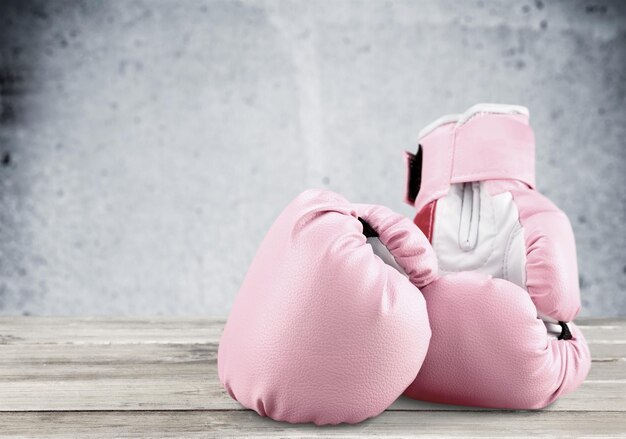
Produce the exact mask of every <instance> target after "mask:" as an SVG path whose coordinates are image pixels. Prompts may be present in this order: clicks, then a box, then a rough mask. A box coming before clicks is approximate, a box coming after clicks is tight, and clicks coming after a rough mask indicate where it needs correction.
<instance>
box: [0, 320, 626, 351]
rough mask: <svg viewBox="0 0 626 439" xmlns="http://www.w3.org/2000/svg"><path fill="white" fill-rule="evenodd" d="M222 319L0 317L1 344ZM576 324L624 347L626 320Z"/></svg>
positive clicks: (117, 337)
mask: <svg viewBox="0 0 626 439" xmlns="http://www.w3.org/2000/svg"><path fill="white" fill-rule="evenodd" d="M224 322H225V319H224V318H223V317H215V318H204V317H154V318H147V317H142V318H132V317H115V318H110V317H0V345H2V344H19V345H27V344H40V343H54V344H68V343H71V344H83V343H93V344H132V343H218V342H219V337H220V335H221V333H222V328H223V326H224ZM579 326H580V327H581V328H582V330H583V332H584V334H585V337H586V339H587V341H588V342H589V344H590V345H593V344H597V345H606V344H622V345H625V346H626V320H615V319H596V320H590V319H586V320H583V321H582V324H580V325H579ZM624 356H626V355H624Z"/></svg>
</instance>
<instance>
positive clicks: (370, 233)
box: [359, 217, 378, 238]
mask: <svg viewBox="0 0 626 439" xmlns="http://www.w3.org/2000/svg"><path fill="white" fill-rule="evenodd" d="M359 222H360V223H361V225H362V226H363V234H364V235H365V237H366V238H378V232H376V230H374V229H373V228H372V226H370V225H369V224H368V223H367V222H366V221H365V220H364V219H363V218H361V217H359Z"/></svg>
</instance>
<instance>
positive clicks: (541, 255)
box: [488, 180, 580, 322]
mask: <svg viewBox="0 0 626 439" xmlns="http://www.w3.org/2000/svg"><path fill="white" fill-rule="evenodd" d="M488 184H489V186H490V193H492V194H494V195H495V194H497V193H502V192H504V191H508V192H510V193H511V194H512V195H513V200H514V201H515V204H516V205H517V208H518V210H519V220H520V224H521V225H522V227H523V228H524V240H525V242H526V289H527V290H528V293H529V294H530V297H531V298H532V300H533V302H534V303H535V306H536V307H537V310H539V312H540V313H541V314H543V315H545V316H548V317H551V318H553V319H554V320H559V321H564V322H569V321H572V320H574V318H575V317H576V316H577V315H578V312H579V311H580V289H579V286H578V263H577V260H576V244H575V240H574V232H573V230H572V226H571V225H570V222H569V220H568V219H567V216H566V215H565V213H563V211H561V210H560V209H559V208H558V207H556V206H555V205H554V203H552V201H550V200H549V199H547V198H546V197H544V196H543V195H541V194H540V193H539V192H537V191H535V190H532V189H529V188H528V187H527V186H526V185H524V184H523V183H521V182H518V181H513V180H501V181H490V182H488Z"/></svg>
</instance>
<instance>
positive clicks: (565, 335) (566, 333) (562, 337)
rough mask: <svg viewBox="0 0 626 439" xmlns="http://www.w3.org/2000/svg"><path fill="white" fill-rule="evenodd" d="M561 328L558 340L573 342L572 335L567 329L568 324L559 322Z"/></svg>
mask: <svg viewBox="0 0 626 439" xmlns="http://www.w3.org/2000/svg"><path fill="white" fill-rule="evenodd" d="M559 326H560V327H561V333H560V334H559V336H558V337H557V339H558V340H571V339H572V333H571V332H570V330H569V328H568V327H567V323H565V322H559Z"/></svg>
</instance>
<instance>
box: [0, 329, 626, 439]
mask: <svg viewBox="0 0 626 439" xmlns="http://www.w3.org/2000/svg"><path fill="white" fill-rule="evenodd" d="M578 323H579V325H580V326H581V328H582V330H583V331H584V334H585V336H586V337H587V341H588V342H589V345H590V348H591V353H592V356H593V365H592V368H591V372H590V373H589V376H588V378H587V381H586V382H585V383H584V384H583V385H582V386H581V387H580V388H579V389H578V390H577V391H576V392H574V393H573V394H571V395H568V396H566V397H564V398H562V399H560V400H559V401H557V402H556V403H555V404H553V405H551V406H550V407H548V408H546V409H544V410H538V411H502V410H478V409H471V408H467V407H458V406H446V405H437V404H428V403H423V402H418V401H412V400H409V399H406V398H400V399H399V400H398V401H396V402H395V403H394V404H393V405H392V406H391V407H390V408H389V409H388V410H387V411H386V412H385V413H383V414H382V415H380V416H378V417H376V418H373V419H370V420H368V421H365V422H363V423H361V424H358V425H340V426H334V427H316V426H314V425H290V424H286V423H281V422H275V421H272V420H270V419H267V418H262V417H260V416H258V415H257V414H256V413H254V412H252V411H249V410H246V409H244V408H243V407H241V406H240V405H239V404H237V403H236V402H235V401H233V400H232V399H230V397H229V396H228V395H227V394H226V393H225V392H224V391H223V390H222V388H221V386H220V384H219V381H218V378H217V368H216V354H217V346H218V342H219V336H220V333H221V331H222V327H223V324H224V319H222V318H213V319H211V318H169V317H163V318H162V317H159V318H59V317H0V436H3V437H6V436H8V437H36V436H38V437H128V436H147V437H163V436H169V437H241V436H245V437H251V436H278V437H311V436H336V437H347V436H379V437H399V436H428V437H448V436H456V437H467V436H472V437H528V436H539V437H544V436H549V437H560V436H567V437H571V436H584V437H589V436H595V435H597V436H603V435H606V436H610V437H626V319H601V320H580V321H579V322H578Z"/></svg>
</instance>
